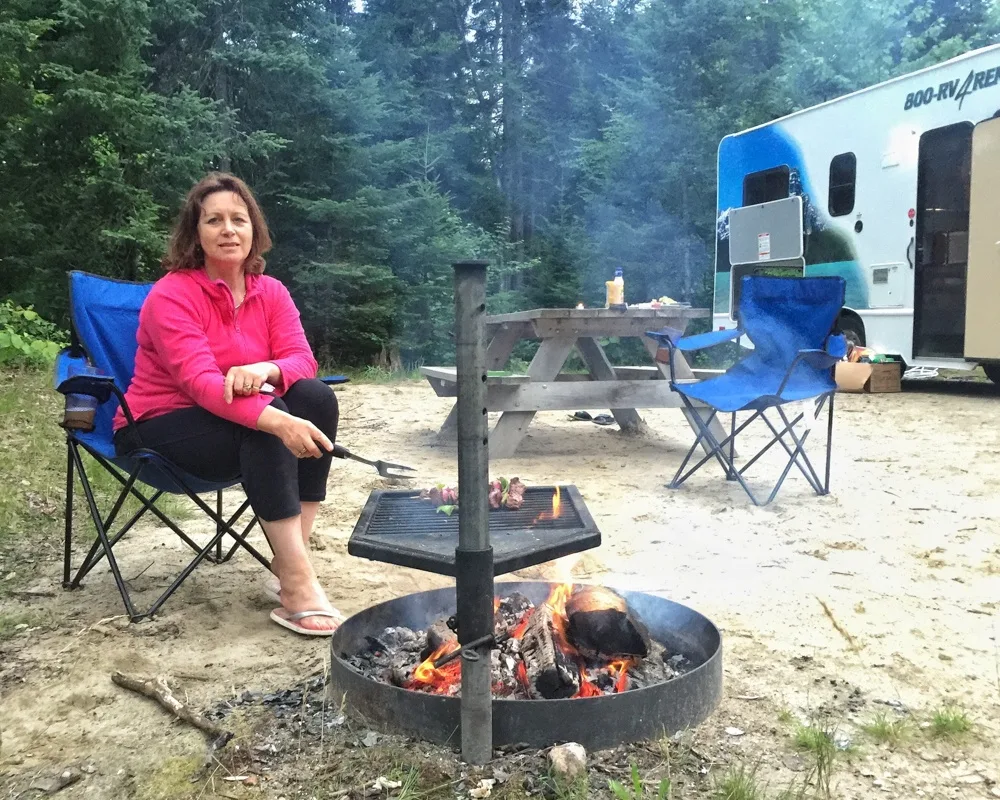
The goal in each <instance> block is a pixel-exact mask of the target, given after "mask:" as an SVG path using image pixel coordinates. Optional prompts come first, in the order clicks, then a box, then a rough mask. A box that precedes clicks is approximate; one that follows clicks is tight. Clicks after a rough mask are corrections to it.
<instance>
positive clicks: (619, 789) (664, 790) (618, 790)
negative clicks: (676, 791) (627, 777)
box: [608, 763, 670, 800]
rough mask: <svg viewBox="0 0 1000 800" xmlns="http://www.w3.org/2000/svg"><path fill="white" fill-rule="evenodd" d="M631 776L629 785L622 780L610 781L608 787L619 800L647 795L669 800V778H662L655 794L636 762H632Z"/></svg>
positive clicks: (632, 799)
mask: <svg viewBox="0 0 1000 800" xmlns="http://www.w3.org/2000/svg"><path fill="white" fill-rule="evenodd" d="M631 778H632V780H631V783H630V784H629V785H625V784H623V783H621V782H620V781H611V782H609V783H608V788H609V789H610V790H611V793H612V794H613V795H614V796H615V797H616V798H617V800H643V798H647V797H655V798H656V799H657V800H667V798H668V797H669V796H670V781H669V780H667V779H666V778H661V779H660V782H659V783H658V784H657V786H656V790H655V791H656V794H653V793H652V790H649V789H647V787H646V784H645V782H644V781H643V779H642V777H641V776H640V775H639V768H638V767H637V766H636V765H635V764H634V763H633V764H632V776H631Z"/></svg>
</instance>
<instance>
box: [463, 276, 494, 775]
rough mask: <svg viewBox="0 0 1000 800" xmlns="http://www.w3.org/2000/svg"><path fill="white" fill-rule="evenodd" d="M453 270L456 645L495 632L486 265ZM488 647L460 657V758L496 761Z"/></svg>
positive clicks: (483, 762)
mask: <svg viewBox="0 0 1000 800" xmlns="http://www.w3.org/2000/svg"><path fill="white" fill-rule="evenodd" d="M454 269H455V367H456V378H457V382H458V491H459V497H458V548H457V549H456V551H455V593H456V597H457V609H458V613H457V617H458V641H459V643H461V644H463V645H464V644H465V643H466V642H470V641H472V640H473V639H479V638H481V637H483V636H488V635H490V634H492V633H493V549H492V547H490V530H489V510H490V509H489V490H488V487H489V467H490V457H489V442H488V435H489V434H488V431H489V427H488V420H487V417H486V262H483V261H464V262H459V263H457V264H455V265H454ZM490 651H491V648H490V647H489V646H485V647H480V648H478V649H476V650H469V649H466V650H465V651H463V653H462V759H463V760H464V761H466V762H467V763H469V764H485V763H486V762H487V761H489V760H490V758H491V757H492V756H493V701H492V693H491V686H490V661H491V659H490Z"/></svg>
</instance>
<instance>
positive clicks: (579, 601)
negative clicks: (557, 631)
mask: <svg viewBox="0 0 1000 800" xmlns="http://www.w3.org/2000/svg"><path fill="white" fill-rule="evenodd" d="M566 620H567V625H566V638H567V639H569V642H570V644H572V645H573V646H574V647H575V648H576V649H577V650H579V651H580V652H581V653H582V654H583V655H585V656H586V657H587V658H591V659H598V658H609V659H612V658H645V657H646V656H647V655H648V654H649V646H650V639H649V632H648V631H647V630H646V627H645V626H644V625H643V624H642V623H641V622H640V621H639V620H638V619H637V618H636V617H635V616H634V615H633V614H632V611H631V610H630V609H629V607H628V604H627V603H626V602H625V598H623V597H622V596H621V595H619V594H617V593H616V592H613V591H611V589H605V588H603V587H601V586H580V587H578V588H577V589H576V590H575V591H574V592H573V593H572V594H571V595H570V597H569V600H567V601H566Z"/></svg>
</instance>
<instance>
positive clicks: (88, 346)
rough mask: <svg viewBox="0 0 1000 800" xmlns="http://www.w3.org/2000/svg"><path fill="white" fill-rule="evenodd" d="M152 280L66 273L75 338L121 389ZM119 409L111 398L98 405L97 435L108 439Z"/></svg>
mask: <svg viewBox="0 0 1000 800" xmlns="http://www.w3.org/2000/svg"><path fill="white" fill-rule="evenodd" d="M152 288H153V284H152V283H131V282H129V281H118V280H114V279H112V278H103V277H100V276H98V275H91V274H89V273H86V272H78V271H73V272H71V273H70V276H69V302H70V316H71V317H72V320H73V330H74V331H75V332H76V336H77V339H78V340H79V341H80V344H81V345H83V349H84V350H86V351H87V355H88V356H89V357H90V360H91V363H93V365H94V366H95V367H97V369H98V370H100V371H101V372H102V373H104V374H105V375H111V376H112V377H113V378H114V379H115V384H117V386H118V387H119V388H120V389H121V390H122V391H123V392H124V391H125V390H126V389H127V388H128V385H129V383H130V382H131V381H132V373H133V372H134V371H135V352H136V350H137V349H138V344H137V343H136V337H135V335H136V331H137V330H138V329H139V309H141V308H142V304H143V301H145V299H146V295H148V294H149V290H150V289H152ZM117 410H118V401H117V400H115V399H114V398H113V397H112V398H111V400H109V401H108V402H107V403H104V404H102V405H101V407H100V408H99V409H98V411H97V416H96V418H95V420H94V425H95V429H94V433H93V435H94V436H95V437H96V438H100V439H106V440H109V441H110V439H111V421H112V419H113V417H114V415H115V412H116V411H117Z"/></svg>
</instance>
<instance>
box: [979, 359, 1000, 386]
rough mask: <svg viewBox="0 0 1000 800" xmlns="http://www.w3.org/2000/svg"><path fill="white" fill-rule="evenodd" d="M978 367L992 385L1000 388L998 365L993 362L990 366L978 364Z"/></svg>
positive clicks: (999, 366) (999, 367) (999, 365)
mask: <svg viewBox="0 0 1000 800" xmlns="http://www.w3.org/2000/svg"><path fill="white" fill-rule="evenodd" d="M980 366H981V367H982V368H983V372H985V373H986V377H987V378H989V379H990V380H991V381H993V383H994V385H996V386H1000V364H998V363H997V362H993V363H992V364H980Z"/></svg>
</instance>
